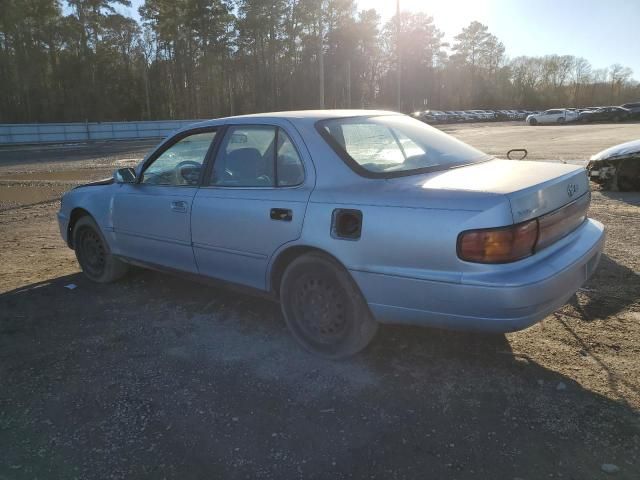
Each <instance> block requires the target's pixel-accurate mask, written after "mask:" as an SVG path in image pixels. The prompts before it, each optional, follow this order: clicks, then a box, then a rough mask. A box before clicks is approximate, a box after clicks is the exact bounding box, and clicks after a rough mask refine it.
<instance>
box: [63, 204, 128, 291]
mask: <svg viewBox="0 0 640 480" xmlns="http://www.w3.org/2000/svg"><path fill="white" fill-rule="evenodd" d="M72 235H73V237H72V238H73V248H74V250H75V253H76V258H77V259H78V263H79V264H80V268H82V271H83V273H84V274H85V275H86V276H87V277H88V278H89V279H90V280H92V281H94V282H98V283H109V282H115V281H116V280H119V279H120V278H122V277H123V276H124V275H125V274H126V273H127V270H128V265H127V264H126V263H124V262H123V261H122V260H119V259H118V258H116V257H114V256H113V255H111V252H110V251H109V246H108V245H107V242H106V241H105V239H104V237H103V236H102V232H100V228H99V227H98V225H97V224H96V222H95V221H94V220H93V219H92V218H91V217H89V216H84V217H81V218H80V219H78V221H77V222H76V224H75V226H74V227H73V234H72Z"/></svg>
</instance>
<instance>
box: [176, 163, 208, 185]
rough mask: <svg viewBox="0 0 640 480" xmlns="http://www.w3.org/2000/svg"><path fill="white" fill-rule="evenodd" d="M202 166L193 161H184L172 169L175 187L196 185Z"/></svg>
mask: <svg viewBox="0 0 640 480" xmlns="http://www.w3.org/2000/svg"><path fill="white" fill-rule="evenodd" d="M201 168H202V165H201V164H200V163H198V162H195V161H193V160H185V161H183V162H180V163H178V164H177V165H176V166H175V167H174V170H173V171H174V176H175V183H176V185H197V183H198V179H199V178H200V169H201Z"/></svg>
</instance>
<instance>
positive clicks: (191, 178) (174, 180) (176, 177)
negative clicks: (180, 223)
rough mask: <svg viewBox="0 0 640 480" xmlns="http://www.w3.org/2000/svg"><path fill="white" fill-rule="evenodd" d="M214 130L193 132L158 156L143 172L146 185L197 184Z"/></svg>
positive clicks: (142, 181) (143, 180)
mask: <svg viewBox="0 0 640 480" xmlns="http://www.w3.org/2000/svg"><path fill="white" fill-rule="evenodd" d="M215 135H216V132H215V131H211V132H202V133H194V134H193V135H189V136H187V137H184V138H183V139H181V140H179V141H178V142H176V143H175V144H173V145H172V146H171V147H169V148H168V149H166V150H165V151H164V152H162V153H161V154H160V156H158V158H156V159H155V160H154V161H153V162H152V163H151V164H150V165H149V166H148V167H147V168H146V170H145V171H144V172H143V174H142V180H141V183H144V184H146V185H174V186H178V185H180V186H197V185H198V181H199V179H200V172H201V171H202V164H203V163H204V159H205V157H206V156H207V152H208V151H209V147H210V146H211V142H212V141H213V139H214V137H215Z"/></svg>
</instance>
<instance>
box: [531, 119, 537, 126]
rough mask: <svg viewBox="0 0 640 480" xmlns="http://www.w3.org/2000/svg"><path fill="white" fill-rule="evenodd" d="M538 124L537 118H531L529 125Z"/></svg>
mask: <svg viewBox="0 0 640 480" xmlns="http://www.w3.org/2000/svg"><path fill="white" fill-rule="evenodd" d="M537 124H538V120H536V119H535V118H532V119H531V120H529V125H534V126H535V125H537Z"/></svg>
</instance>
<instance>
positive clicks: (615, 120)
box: [613, 115, 620, 123]
mask: <svg viewBox="0 0 640 480" xmlns="http://www.w3.org/2000/svg"><path fill="white" fill-rule="evenodd" d="M613 121H614V122H615V123H618V122H619V121H620V115H616V116H615V117H613Z"/></svg>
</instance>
